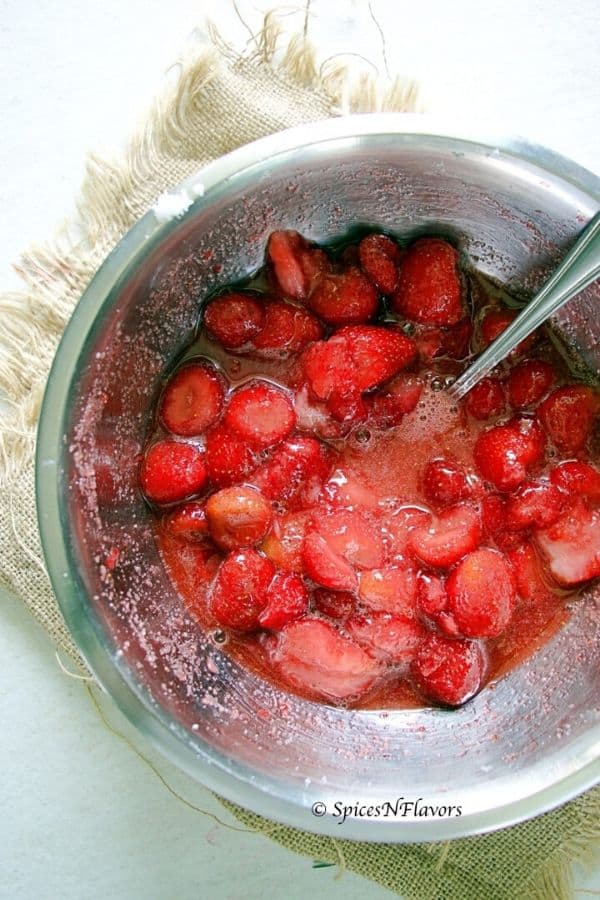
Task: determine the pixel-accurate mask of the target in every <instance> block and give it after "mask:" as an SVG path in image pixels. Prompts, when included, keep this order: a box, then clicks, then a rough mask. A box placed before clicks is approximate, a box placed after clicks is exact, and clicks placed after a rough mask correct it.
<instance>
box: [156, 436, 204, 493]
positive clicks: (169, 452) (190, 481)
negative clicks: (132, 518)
mask: <svg viewBox="0 0 600 900" xmlns="http://www.w3.org/2000/svg"><path fill="white" fill-rule="evenodd" d="M205 481H206V466H205V459H204V451H203V450H201V449H200V447H196V446H195V444H185V443H183V442H182V441H172V440H168V439H166V440H163V441H157V442H156V443H155V444H152V446H151V447H150V448H149V449H148V450H147V451H146V455H145V456H144V459H143V461H142V466H141V469H140V486H141V488H142V491H143V492H144V494H145V495H146V497H147V499H148V500H149V501H150V502H151V503H159V504H161V503H178V502H179V501H180V500H185V499H186V498H187V497H191V496H192V495H193V494H198V493H199V492H200V491H201V490H202V488H203V487H204V482H205Z"/></svg>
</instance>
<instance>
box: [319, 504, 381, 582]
mask: <svg viewBox="0 0 600 900" xmlns="http://www.w3.org/2000/svg"><path fill="white" fill-rule="evenodd" d="M313 522H314V528H315V530H316V531H317V532H318V533H319V534H320V535H321V536H322V537H323V538H325V540H326V541H327V543H328V544H329V546H330V548H331V549H332V550H333V551H334V553H337V554H339V555H340V556H341V557H343V559H345V560H346V562H348V563H350V565H352V566H355V567H356V568H358V569H376V568H378V567H379V566H381V565H383V562H384V552H385V551H384V544H383V535H382V533H381V530H380V529H379V528H378V526H377V525H376V524H375V523H374V522H373V521H372V520H371V519H369V517H368V516H367V515H365V514H364V513H363V512H361V511H359V510H353V509H338V510H333V511H332V512H329V513H326V514H324V515H318V516H317V515H315V516H314V517H313ZM327 586H328V585H326V587H327Z"/></svg>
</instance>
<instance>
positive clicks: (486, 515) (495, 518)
mask: <svg viewBox="0 0 600 900" xmlns="http://www.w3.org/2000/svg"><path fill="white" fill-rule="evenodd" d="M481 524H482V526H483V533H484V534H486V535H488V536H489V537H492V538H493V537H495V536H496V535H497V534H498V532H500V531H502V530H503V529H504V528H506V501H505V500H504V498H503V497H501V496H500V495H499V494H486V495H485V496H484V497H483V498H482V500H481Z"/></svg>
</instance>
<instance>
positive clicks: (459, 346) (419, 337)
mask: <svg viewBox="0 0 600 900" xmlns="http://www.w3.org/2000/svg"><path fill="white" fill-rule="evenodd" d="M472 334H473V324H472V322H471V319H470V318H469V317H468V316H465V317H464V318H463V319H461V320H460V322H457V323H456V325H451V326H450V327H449V328H432V327H431V326H427V325H418V326H417V327H416V331H415V334H414V339H415V341H416V344H417V347H418V349H419V356H420V357H421V359H422V360H423V361H424V362H426V363H427V362H431V360H433V359H438V358H439V357H441V356H447V357H449V358H450V359H464V358H465V356H468V355H469V352H470V344H471V336H472Z"/></svg>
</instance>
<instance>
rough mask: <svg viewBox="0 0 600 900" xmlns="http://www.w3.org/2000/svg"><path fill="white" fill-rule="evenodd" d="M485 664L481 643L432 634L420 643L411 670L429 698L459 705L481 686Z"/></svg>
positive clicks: (420, 690)
mask: <svg viewBox="0 0 600 900" xmlns="http://www.w3.org/2000/svg"><path fill="white" fill-rule="evenodd" d="M485 668H486V665H485V658H484V656H483V653H482V650H481V647H480V646H479V644H477V643H475V642H474V641H453V640H448V638H445V637H440V636H439V635H437V634H432V635H430V636H429V637H427V638H425V640H424V641H423V642H422V643H421V645H420V646H419V649H418V650H417V654H416V657H415V659H414V660H413V662H412V665H411V674H412V676H413V679H414V682H415V685H416V687H417V689H418V690H419V692H420V693H421V694H423V696H425V697H427V699H429V700H433V701H435V702H437V703H442V704H444V705H445V706H460V705H461V704H462V703H465V702H466V701H467V700H469V698H470V697H472V696H473V695H474V694H476V693H477V691H478V690H479V689H480V687H481V686H482V684H483V678H484V674H485Z"/></svg>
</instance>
